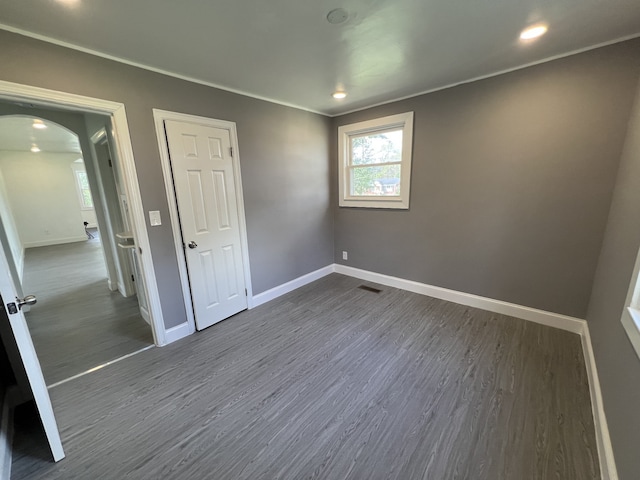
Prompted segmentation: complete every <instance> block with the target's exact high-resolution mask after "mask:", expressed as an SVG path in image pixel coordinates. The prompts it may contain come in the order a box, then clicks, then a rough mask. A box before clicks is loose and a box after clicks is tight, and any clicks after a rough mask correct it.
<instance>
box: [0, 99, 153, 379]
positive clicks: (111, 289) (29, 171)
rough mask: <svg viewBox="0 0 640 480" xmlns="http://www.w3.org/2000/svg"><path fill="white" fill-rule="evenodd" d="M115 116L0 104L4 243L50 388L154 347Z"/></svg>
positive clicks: (0, 192) (1, 195)
mask: <svg viewBox="0 0 640 480" xmlns="http://www.w3.org/2000/svg"><path fill="white" fill-rule="evenodd" d="M58 118H62V119H63V120H64V121H61V123H57V122H56V121H54V120H53V119H58ZM72 120H73V121H75V122H76V124H77V125H79V126H80V127H79V128H74V129H73V130H72V129H70V128H68V127H69V125H71V124H73V122H72ZM70 122H71V123H70ZM108 122H109V118H108V117H100V116H98V115H84V114H81V113H68V112H56V111H54V110H43V109H37V108H29V107H25V106H23V105H15V104H8V103H7V104H0V123H1V124H2V126H1V127H0V132H1V133H0V197H1V198H0V203H1V204H2V207H1V216H2V227H3V228H2V233H3V234H2V235H0V237H1V238H0V240H2V246H3V248H4V250H5V253H6V254H7V257H8V258H12V259H13V260H14V267H15V272H12V274H13V275H14V276H15V277H17V280H18V282H17V283H19V284H20V285H21V286H22V290H23V292H22V293H25V294H34V295H36V297H37V298H38V302H37V304H36V305H34V306H32V307H31V308H30V310H29V311H28V312H27V313H26V319H27V323H28V326H29V329H30V331H31V335H32V339H33V343H34V345H35V348H36V353H37V355H38V357H39V359H40V363H41V365H42V370H43V373H44V377H45V380H46V382H47V384H48V385H53V384H56V383H59V382H61V381H64V380H66V379H68V378H72V377H74V376H76V375H78V374H82V373H84V372H86V371H88V370H91V369H94V368H95V367H98V366H100V365H103V364H105V363H108V362H110V361H113V360H116V359H118V358H121V357H123V356H126V355H128V354H131V353H134V352H136V351H139V350H141V349H143V348H147V347H149V346H151V345H153V335H152V331H151V327H150V325H149V323H148V322H149V314H148V310H147V306H146V297H145V295H144V288H138V287H137V285H136V282H138V283H142V282H143V281H144V280H143V279H142V278H141V276H140V272H139V267H138V266H137V260H136V251H135V244H134V243H133V242H132V238H133V235H132V234H131V233H130V229H129V228H128V227H129V224H130V220H129V219H128V205H127V198H126V195H125V194H124V193H121V192H119V191H118V185H119V183H120V180H119V173H118V169H117V165H118V162H117V158H115V157H114V156H113V155H112V154H111V152H110V148H109V137H108V135H107V132H108ZM63 124H64V125H66V126H63ZM82 127H83V128H82ZM90 130H95V131H96V132H95V133H96V134H98V133H100V132H102V133H100V135H97V136H95V137H96V138H94V139H92V140H94V143H91V140H89V138H88V137H89V133H88V132H89V131H90ZM92 133H93V132H92ZM82 135H84V137H85V138H81V137H80V136H82ZM81 144H84V148H83V147H82V146H81ZM87 146H89V148H87ZM87 150H89V151H87ZM9 254H10V257H9ZM145 317H146V319H145Z"/></svg>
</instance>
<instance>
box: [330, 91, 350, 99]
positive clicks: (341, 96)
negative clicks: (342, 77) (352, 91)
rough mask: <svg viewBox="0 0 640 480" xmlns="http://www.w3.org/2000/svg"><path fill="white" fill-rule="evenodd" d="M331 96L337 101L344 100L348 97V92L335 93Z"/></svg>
mask: <svg viewBox="0 0 640 480" xmlns="http://www.w3.org/2000/svg"><path fill="white" fill-rule="evenodd" d="M331 96H332V97H333V98H335V99H336V100H342V99H343V98H344V97H346V96H347V92H333V94H332V95H331Z"/></svg>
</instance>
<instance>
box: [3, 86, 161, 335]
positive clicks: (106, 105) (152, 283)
mask: <svg viewBox="0 0 640 480" xmlns="http://www.w3.org/2000/svg"><path fill="white" fill-rule="evenodd" d="M0 99H3V100H9V101H17V102H27V103H34V102H37V103H39V104H41V105H43V106H46V107H56V108H59V109H62V110H81V111H83V112H90V113H99V114H103V115H105V114H106V115H110V116H111V121H112V125H113V139H114V143H115V145H114V147H115V148H116V150H117V154H118V158H119V159H120V161H121V163H122V167H123V168H122V174H123V182H124V185H125V189H126V191H127V196H128V198H129V207H130V209H131V210H130V211H131V217H132V224H133V225H132V230H133V235H134V239H135V243H136V245H138V246H139V247H140V248H141V250H142V251H141V254H140V264H141V268H142V272H143V275H144V278H145V282H144V283H145V287H146V289H147V298H148V302H149V313H150V315H151V319H152V322H151V327H152V328H151V329H152V332H153V337H154V341H155V343H156V345H164V343H165V338H164V333H165V328H164V321H163V318H162V306H161V304H160V295H159V292H158V284H157V282H156V276H155V269H154V266H153V258H152V256H151V247H150V244H149V236H148V234H147V225H146V222H145V217H144V210H143V208H142V198H141V196H140V188H139V185H138V175H137V173H136V166H135V161H134V157H133V147H132V145H131V137H130V136H129V126H128V123H127V116H126V113H125V107H124V105H123V104H122V103H117V102H112V101H109V100H100V99H97V98H91V97H85V96H82V95H75V94H72V93H66V92H59V91H55V90H49V89H45V88H39V87H32V86H28V85H21V84H17V83H12V82H6V81H4V80H0Z"/></svg>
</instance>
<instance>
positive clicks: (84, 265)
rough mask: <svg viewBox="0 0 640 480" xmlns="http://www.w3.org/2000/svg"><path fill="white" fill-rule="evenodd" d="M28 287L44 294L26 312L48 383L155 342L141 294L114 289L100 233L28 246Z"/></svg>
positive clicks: (30, 291) (27, 290)
mask: <svg viewBox="0 0 640 480" xmlns="http://www.w3.org/2000/svg"><path fill="white" fill-rule="evenodd" d="M23 290H24V293H25V294H34V295H36V296H37V298H38V303H37V304H36V305H34V306H33V307H31V310H30V311H29V312H28V313H27V314H26V318H27V324H28V325H29V330H30V332H31V337H32V339H33V343H34V345H35V348H36V353H37V354H38V358H39V359H40V364H41V365H42V370H43V373H44V378H45V381H46V382H47V384H48V385H51V384H53V383H56V382H59V381H61V380H64V379H67V378H69V377H71V376H73V375H76V374H79V373H81V372H85V371H87V370H89V369H90V368H93V367H96V366H98V365H101V364H103V363H105V362H108V361H110V360H114V359H116V358H119V357H122V356H123V355H127V354H129V353H132V352H135V351H137V350H139V349H141V348H144V347H146V346H149V345H152V344H153V335H152V333H151V327H150V326H149V325H148V324H147V323H146V322H145V321H144V319H143V318H142V317H141V316H140V311H139V308H138V301H137V299H136V297H135V296H134V297H130V298H124V297H123V296H122V295H120V293H118V292H111V291H110V290H109V288H108V286H107V272H106V267H105V263H104V255H103V252H102V247H101V244H100V240H99V238H97V235H96V238H95V239H93V240H87V241H85V242H76V243H66V244H63V245H51V246H48V247H38V248H29V249H27V251H26V257H25V267H24V279H23Z"/></svg>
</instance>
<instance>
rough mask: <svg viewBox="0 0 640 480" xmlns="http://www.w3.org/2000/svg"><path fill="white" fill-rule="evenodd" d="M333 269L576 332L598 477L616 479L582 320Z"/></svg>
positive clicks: (350, 269)
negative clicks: (595, 446) (582, 362)
mask: <svg viewBox="0 0 640 480" xmlns="http://www.w3.org/2000/svg"><path fill="white" fill-rule="evenodd" d="M334 271H335V272H336V273H341V274H343V275H348V276H350V277H355V278H360V279H362V280H367V281H370V282H374V283H379V284H381V285H387V286H389V287H395V288H400V289H402V290H408V291H410V292H414V293H419V294H422V295H428V296H430V297H435V298H439V299H441V300H447V301H449V302H453V303H459V304H462V305H467V306H470V307H475V308H480V309H483V310H488V311H490V312H495V313H501V314H504V315H509V316H512V317H516V318H521V319H523V320H528V321H531V322H535V323H540V324H542V325H548V326H551V327H556V328H560V329H562V330H567V331H569V332H572V333H577V334H579V335H580V338H581V341H582V351H583V353H584V359H585V366H586V369H587V378H588V380H589V391H590V396H591V408H592V410H593V419H594V428H595V434H596V444H597V447H598V458H599V462H600V472H601V476H602V480H618V473H617V470H616V464H615V459H614V456H613V447H612V445H611V438H610V437H609V427H608V426H607V418H606V416H605V413H604V405H603V403H602V391H601V390H600V380H599V378H598V370H597V368H596V361H595V357H594V355H593V348H592V346H591V336H590V334H589V326H588V324H587V322H586V320H583V319H580V318H575V317H569V316H567V315H561V314H558V313H553V312H547V311H545V310H538V309H535V308H530V307H525V306H522V305H517V304H514V303H508V302H503V301H501V300H494V299H492V298H486V297H480V296H478V295H472V294H469V293H464V292H458V291H455V290H449V289H447V288H442V287H435V286H433V285H427V284H425V283H419V282H414V281H411V280H405V279H402V278H397V277H391V276H389V275H382V274H380V273H375V272H370V271H367V270H360V269H358V268H353V267H348V266H346V265H340V264H334Z"/></svg>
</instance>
